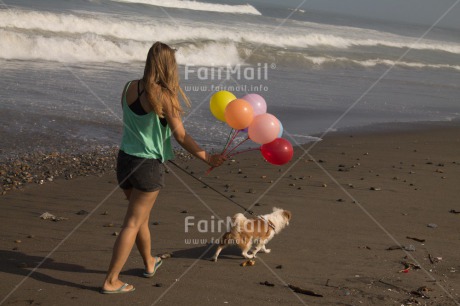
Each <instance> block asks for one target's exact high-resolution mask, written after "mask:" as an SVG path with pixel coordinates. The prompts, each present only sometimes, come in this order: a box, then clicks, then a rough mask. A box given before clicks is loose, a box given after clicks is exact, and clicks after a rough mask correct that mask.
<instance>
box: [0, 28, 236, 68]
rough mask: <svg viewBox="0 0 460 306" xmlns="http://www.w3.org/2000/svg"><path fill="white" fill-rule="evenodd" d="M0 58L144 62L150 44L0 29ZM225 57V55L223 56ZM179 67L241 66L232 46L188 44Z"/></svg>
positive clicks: (98, 37)
mask: <svg viewBox="0 0 460 306" xmlns="http://www.w3.org/2000/svg"><path fill="white" fill-rule="evenodd" d="M0 36H1V37H2V39H1V40H0V58H2V59H19V60H46V61H57V62H65V63H74V62H118V63H127V62H132V61H143V60H145V55H146V52H147V50H148V49H149V48H150V46H151V43H150V42H140V41H134V40H122V41H120V40H110V39H109V38H107V37H104V36H99V35H95V34H91V33H89V34H83V35H79V36H75V37H69V36H57V35H52V36H49V35H48V36H47V35H45V34H40V35H38V34H36V35H33V36H31V35H29V34H27V33H20V32H17V31H11V30H3V29H0ZM222 54H225V56H222ZM177 61H178V63H179V64H183V65H185V64H188V65H197V66H209V65H216V66H225V65H236V64H239V63H241V59H240V57H239V56H238V51H237V49H236V47H235V46H234V45H233V44H232V43H220V44H218V43H213V42H209V43H202V44H198V45H195V44H189V45H186V46H183V47H181V48H180V50H179V51H178V53H177Z"/></svg>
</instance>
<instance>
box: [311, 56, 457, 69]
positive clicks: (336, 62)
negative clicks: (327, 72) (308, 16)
mask: <svg viewBox="0 0 460 306" xmlns="http://www.w3.org/2000/svg"><path fill="white" fill-rule="evenodd" d="M303 58H304V59H305V60H306V61H307V62H310V63H311V64H313V65H317V66H322V65H333V66H353V65H356V66H362V67H375V66H379V65H383V66H399V67H407V68H421V69H425V68H430V69H453V70H460V66H459V65H448V64H427V63H419V62H407V61H397V60H389V59H380V58H376V59H367V60H355V59H350V58H346V57H323V56H306V55H305V56H304V57H303Z"/></svg>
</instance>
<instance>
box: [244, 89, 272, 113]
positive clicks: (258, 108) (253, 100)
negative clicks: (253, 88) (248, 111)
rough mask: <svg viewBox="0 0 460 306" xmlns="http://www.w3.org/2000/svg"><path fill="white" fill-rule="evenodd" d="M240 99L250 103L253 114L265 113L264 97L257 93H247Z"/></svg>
mask: <svg viewBox="0 0 460 306" xmlns="http://www.w3.org/2000/svg"><path fill="white" fill-rule="evenodd" d="M241 99H243V100H245V101H247V102H248V103H249V104H251V106H252V109H253V110H254V116H257V115H261V114H265V113H266V112H267V103H266V102H265V99H264V98H262V97H261V96H260V95H258V94H247V95H245V96H244V97H242V98H241Z"/></svg>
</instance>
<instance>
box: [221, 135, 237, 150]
mask: <svg viewBox="0 0 460 306" xmlns="http://www.w3.org/2000/svg"><path fill="white" fill-rule="evenodd" d="M239 132H240V130H236V133H234V134H233V135H232V138H231V139H230V142H229V143H228V144H227V145H226V146H225V148H224V151H222V154H225V152H226V151H227V149H228V148H229V147H230V145H231V144H232V142H233V140H235V138H236V136H238V134H239Z"/></svg>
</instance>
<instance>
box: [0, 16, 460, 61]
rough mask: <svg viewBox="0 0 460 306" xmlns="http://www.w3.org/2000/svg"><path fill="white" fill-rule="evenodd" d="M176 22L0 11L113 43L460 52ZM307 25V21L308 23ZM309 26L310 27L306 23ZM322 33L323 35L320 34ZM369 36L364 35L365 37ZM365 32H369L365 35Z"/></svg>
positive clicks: (451, 46) (427, 43) (373, 35)
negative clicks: (204, 42) (211, 43)
mask: <svg viewBox="0 0 460 306" xmlns="http://www.w3.org/2000/svg"><path fill="white" fill-rule="evenodd" d="M176 22H177V23H174V24H173V23H168V22H165V21H162V22H158V21H156V22H155V21H139V20H137V21H132V20H123V19H120V18H115V17H113V16H110V15H95V16H94V15H89V14H87V15H83V14H78V15H77V14H56V13H49V12H34V11H21V10H12V11H6V10H0V28H16V29H24V30H35V31H37V30H43V31H50V32H56V33H61V32H64V33H72V34H74V33H77V34H83V33H94V34H97V35H104V36H110V37H114V38H118V39H130V40H131V39H132V40H140V41H147V40H149V41H151V40H153V39H155V40H160V41H164V42H169V43H175V42H193V41H200V40H214V41H218V42H222V41H232V42H235V43H241V44H248V45H251V44H252V45H256V46H264V45H265V46H272V47H275V48H294V49H299V48H300V49H308V48H315V47H319V48H334V49H348V48H350V47H390V48H397V49H407V48H411V49H415V50H428V51H443V52H449V53H453V54H460V45H459V44H455V43H450V42H441V41H432V40H423V41H420V42H415V38H409V37H403V36H398V35H394V34H389V33H382V32H377V31H374V30H365V29H356V33H353V31H351V30H350V29H347V30H346V31H342V29H341V28H340V27H335V26H328V27H324V26H322V27H321V28H316V29H315V31H311V30H310V29H309V28H308V27H305V29H301V28H292V29H290V28H289V27H286V28H285V29H283V33H277V32H274V31H273V29H271V28H269V27H267V28H264V27H260V26H258V25H257V24H235V25H219V24H212V25H211V24H205V23H193V24H190V23H189V22H187V21H180V20H177V21H176ZM308 24H311V23H308ZM309 27H313V25H310V26H309ZM321 31H322V32H321ZM367 32H369V33H367ZM366 33H367V34H368V35H367V36H368V37H366Z"/></svg>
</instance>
